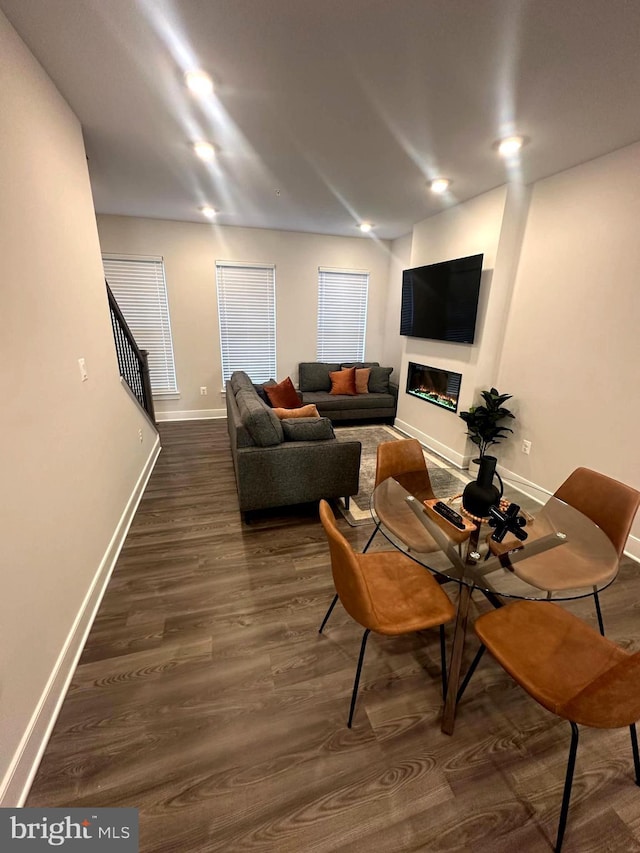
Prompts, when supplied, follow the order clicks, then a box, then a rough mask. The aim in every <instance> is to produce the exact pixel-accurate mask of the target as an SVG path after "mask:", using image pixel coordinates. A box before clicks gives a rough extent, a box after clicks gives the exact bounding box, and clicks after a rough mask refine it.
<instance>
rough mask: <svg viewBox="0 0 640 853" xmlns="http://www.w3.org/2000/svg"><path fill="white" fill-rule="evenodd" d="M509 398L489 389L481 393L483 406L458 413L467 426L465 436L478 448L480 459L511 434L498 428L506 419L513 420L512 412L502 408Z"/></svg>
mask: <svg viewBox="0 0 640 853" xmlns="http://www.w3.org/2000/svg"><path fill="white" fill-rule="evenodd" d="M511 396H512V395H511V394H500V392H499V391H498V390H497V388H490V389H489V390H488V391H482V392H481V397H482V399H483V400H484V404H482V403H481V404H480V405H478V406H471V408H470V409H469V411H468V412H460V417H461V418H462V420H463V421H464V422H465V424H466V425H467V435H468V436H469V438H470V439H471V441H472V442H473V443H474V444H476V445H477V446H478V448H479V450H480V457H483V456H484V455H485V454H486V452H487V449H488V448H489V447H491V445H492V444H498V442H500V441H502V440H503V439H504V438H507V433H508V432H513V430H512V429H510V427H507V426H500V422H501V421H504V420H505V419H506V418H515V415H514V414H513V412H510V411H509V409H506V408H505V407H504V403H506V402H507V400H510V399H511Z"/></svg>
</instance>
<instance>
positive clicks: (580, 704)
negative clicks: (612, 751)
mask: <svg viewBox="0 0 640 853" xmlns="http://www.w3.org/2000/svg"><path fill="white" fill-rule="evenodd" d="M475 630H476V633H477V635H478V637H479V638H480V642H481V643H482V646H481V648H480V651H479V653H478V655H476V660H475V661H474V664H473V666H472V668H475V664H476V663H477V661H478V660H479V658H480V657H481V655H482V653H483V652H484V649H485V648H486V649H488V650H489V652H490V653H491V654H492V655H493V657H494V658H495V659H496V660H497V661H498V663H499V664H500V665H501V666H502V667H504V669H505V670H506V671H507V672H508V673H509V675H510V676H511V677H512V678H513V679H515V681H516V682H517V683H518V684H519V685H520V686H521V687H523V688H524V689H525V690H526V691H527V693H528V694H529V695H530V696H532V697H533V698H534V699H535V700H536V701H537V702H539V703H540V704H541V705H542V706H543V707H544V708H546V709H547V710H548V711H551V713H552V714H556V715H557V716H558V717H562V718H563V719H565V720H568V721H569V723H570V724H571V747H570V750H569V760H568V763H567V770H566V774H565V785H564V793H563V797H562V806H561V810H560V820H559V823H558V833H557V837H556V847H555V849H556V851H560V849H561V847H562V840H563V837H564V832H565V828H566V823H567V815H568V812H569V801H570V798H571V786H572V782H573V773H574V768H575V761H576V753H577V749H578V735H579V730H578V726H579V725H584V726H593V727H594V728H599V729H614V728H623V727H626V726H629V728H630V731H631V746H632V752H633V762H634V769H635V781H636V784H637V785H640V758H639V756H638V739H637V735H636V726H635V724H636V720H638V719H640V652H636V653H635V654H632V653H630V652H628V651H626V650H625V649H622V648H620V647H619V646H618V645H616V644H615V643H613V642H611V641H610V640H608V639H607V638H606V637H603V636H601V635H600V634H599V633H598V632H597V631H596V630H594V629H593V628H591V627H590V626H589V625H587V624H586V623H585V622H584V621H583V620H582V619H579V618H578V617H577V616H574V615H573V614H572V613H569V612H568V611H566V610H564V609H563V608H562V607H560V606H559V605H557V604H554V603H552V602H546V601H516V602H513V603H510V604H507V605H505V606H504V607H500V608H498V609H497V610H493V611H491V612H489V613H485V614H483V615H482V616H479V617H478V618H477V619H476V622H475ZM467 683H468V678H466V679H465V684H464V685H463V687H462V688H461V692H462V690H464V686H465V685H466V684H467Z"/></svg>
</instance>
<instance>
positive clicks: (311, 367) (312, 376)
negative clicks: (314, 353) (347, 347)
mask: <svg viewBox="0 0 640 853" xmlns="http://www.w3.org/2000/svg"><path fill="white" fill-rule="evenodd" d="M334 370H340V365H339V364H338V363H334V362H328V361H301V362H300V364H299V365H298V387H299V388H300V390H301V391H331V379H330V378H329V373H330V372H331V371H334Z"/></svg>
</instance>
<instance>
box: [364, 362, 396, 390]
mask: <svg viewBox="0 0 640 853" xmlns="http://www.w3.org/2000/svg"><path fill="white" fill-rule="evenodd" d="M392 373H393V367H372V368H371V374H370V376H369V391H370V392H371V393H373V394H388V393H389V377H390V376H391V374H392Z"/></svg>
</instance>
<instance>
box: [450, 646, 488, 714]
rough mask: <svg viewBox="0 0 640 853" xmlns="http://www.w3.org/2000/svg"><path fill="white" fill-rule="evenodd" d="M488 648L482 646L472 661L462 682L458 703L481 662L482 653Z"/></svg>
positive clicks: (457, 697) (457, 698)
mask: <svg viewBox="0 0 640 853" xmlns="http://www.w3.org/2000/svg"><path fill="white" fill-rule="evenodd" d="M486 650H487V647H486V646H480V648H479V649H478V651H477V652H476V656H475V657H474V659H473V660H472V661H471V666H470V667H469V669H468V670H467V674H466V675H465V677H464V679H463V681H462V684H461V685H460V689H459V690H458V695H457V696H456V703H458V702H459V701H460V700H461V699H462V694H463V693H464V691H465V690H466V689H467V684H469V682H470V681H471V676H472V675H473V673H474V672H475V671H476V667H477V666H478V664H479V663H480V659H481V658H482V655H483V654H484V653H485V652H486Z"/></svg>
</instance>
